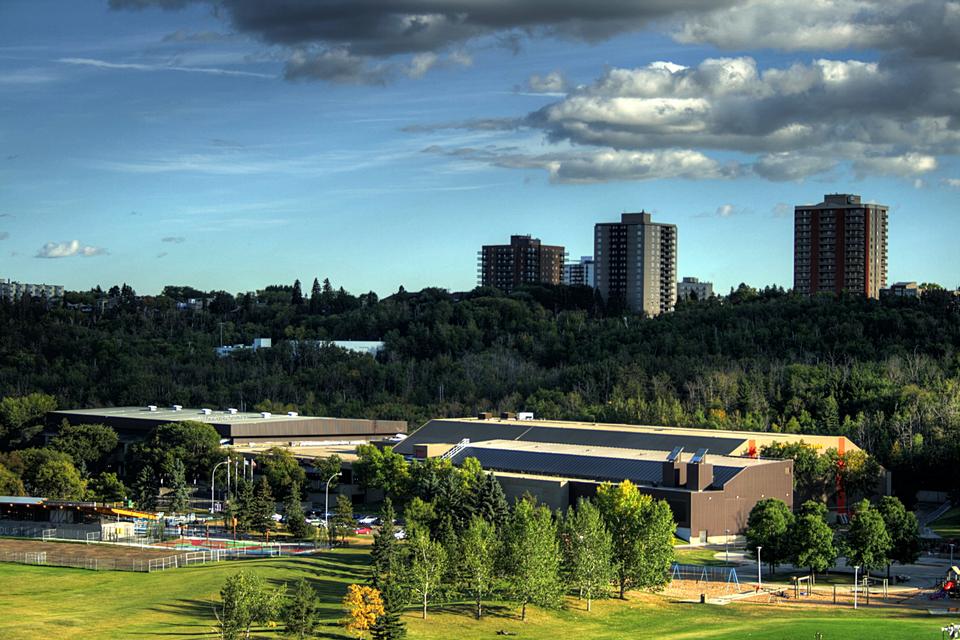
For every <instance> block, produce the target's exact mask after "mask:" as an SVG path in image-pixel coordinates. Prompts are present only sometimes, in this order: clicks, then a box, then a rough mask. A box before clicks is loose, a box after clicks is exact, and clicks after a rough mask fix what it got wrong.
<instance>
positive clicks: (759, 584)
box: [757, 547, 763, 591]
mask: <svg viewBox="0 0 960 640" xmlns="http://www.w3.org/2000/svg"><path fill="white" fill-rule="evenodd" d="M760 549H763V547H757V591H759V590H760V589H763V572H762V570H761V567H762V566H763V565H762V564H760Z"/></svg>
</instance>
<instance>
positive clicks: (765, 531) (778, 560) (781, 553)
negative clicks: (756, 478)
mask: <svg viewBox="0 0 960 640" xmlns="http://www.w3.org/2000/svg"><path fill="white" fill-rule="evenodd" d="M793 520H794V518H793V513H792V512H791V511H790V507H788V506H787V505H786V503H785V502H783V500H777V499H776V498H765V499H763V500H760V501H758V502H757V504H755V505H753V509H751V510H750V515H749V516H747V530H746V538H747V549H748V550H749V551H751V552H752V553H754V554H755V553H756V551H757V547H762V552H761V558H762V559H763V560H765V561H766V562H767V565H768V566H769V567H770V572H771V573H772V572H774V571H776V570H777V567H778V566H780V565H781V564H783V563H784V562H785V561H787V560H788V559H789V558H790V529H791V528H792V527H793Z"/></svg>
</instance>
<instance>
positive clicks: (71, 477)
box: [30, 460, 87, 500]
mask: <svg viewBox="0 0 960 640" xmlns="http://www.w3.org/2000/svg"><path fill="white" fill-rule="evenodd" d="M30 490H31V493H32V494H33V495H36V496H42V497H44V498H49V499H51V500H82V499H83V496H84V494H85V493H86V490H87V483H86V482H85V481H84V480H83V478H82V477H80V472H79V471H77V469H76V467H74V466H73V464H72V463H70V462H67V461H65V460H48V461H46V462H44V463H42V464H41V465H40V467H39V468H37V470H36V474H35V475H34V478H33V482H32V484H31V487H30Z"/></svg>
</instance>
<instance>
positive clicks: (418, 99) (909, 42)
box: [0, 0, 960, 294]
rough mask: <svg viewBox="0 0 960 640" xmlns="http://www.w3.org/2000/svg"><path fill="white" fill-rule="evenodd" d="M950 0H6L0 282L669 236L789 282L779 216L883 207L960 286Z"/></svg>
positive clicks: (957, 59) (203, 283) (915, 248)
mask: <svg viewBox="0 0 960 640" xmlns="http://www.w3.org/2000/svg"><path fill="white" fill-rule="evenodd" d="M958 42H960V1H958V0H949V1H947V0H926V1H924V0H921V1H914V0H834V1H832V2H828V1H825V0H728V1H724V0H592V1H591V2H583V1H582V0H549V1H547V0H391V1H389V2H388V1H386V0H273V1H272V2H261V1H260V0H109V1H107V0H61V1H51V0H2V2H0V277H9V278H12V279H15V280H21V281H31V282H32V281H44V282H51V283H62V284H65V285H67V287H68V288H77V289H86V288H89V287H91V286H94V285H96V284H102V285H105V286H108V285H111V284H113V283H115V282H121V281H126V282H129V283H131V284H132V285H133V286H134V287H135V288H136V289H137V290H138V291H139V292H141V293H153V292H156V291H158V290H159V289H160V288H161V287H162V286H163V285H164V284H192V285H195V286H199V287H202V288H217V289H221V288H222V289H226V290H229V291H246V290H249V289H254V288H258V287H262V286H264V285H266V284H270V283H290V282H292V281H293V280H294V279H295V278H300V279H301V280H304V281H307V282H309V281H311V280H312V279H313V277H314V276H320V277H321V278H323V277H325V276H326V277H330V279H331V280H332V281H333V282H334V283H335V284H337V285H343V286H345V287H346V288H347V289H349V290H351V291H354V292H358V293H359V292H363V291H367V290H375V291H377V292H379V293H381V294H387V293H390V292H392V291H395V290H396V289H397V287H398V286H399V285H401V284H402V285H404V286H405V287H406V288H408V289H417V288H420V287H423V286H442V287H446V288H449V289H455V290H462V289H468V288H470V287H472V286H473V285H474V284H475V281H476V251H477V249H478V248H479V246H480V245H481V244H484V243H496V242H500V241H504V240H506V238H507V236H509V235H510V234H511V233H531V234H533V235H535V236H538V237H540V238H542V239H543V240H544V242H548V243H551V244H563V245H565V246H566V247H567V249H568V251H569V253H570V255H571V257H576V256H579V255H587V254H590V253H592V250H593V247H592V239H591V238H592V227H593V224H594V223H595V222H598V221H608V220H615V219H617V217H618V216H619V214H620V213H621V212H623V211H639V210H641V209H645V210H647V211H651V212H653V213H654V219H655V220H660V221H664V222H672V223H675V224H677V225H678V226H679V264H680V269H679V275H694V276H699V277H701V278H702V279H708V280H712V281H714V282H715V283H716V285H717V287H718V288H719V289H720V290H721V291H722V290H726V289H727V288H729V287H730V286H733V285H736V284H737V283H739V282H741V281H746V282H749V283H751V284H754V285H764V284H768V283H777V284H782V285H784V286H790V285H791V284H792V234H793V232H792V208H793V206H794V205H796V204H802V203H811V202H819V201H820V200H821V199H822V196H823V194H824V193H833V192H843V193H858V194H861V195H862V196H863V198H864V200H869V201H874V202H881V203H884V204H887V205H889V206H890V208H891V214H890V216H891V217H890V247H889V248H890V254H889V263H890V270H889V271H890V279H891V281H895V280H918V281H937V282H941V283H943V284H945V285H949V286H957V285H960V249H958V246H960V242H958V238H960V211H958V204H960V161H958V157H957V156H958V150H960V46H958V44H957V43H958Z"/></svg>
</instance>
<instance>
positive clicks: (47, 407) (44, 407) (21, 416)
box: [0, 393, 57, 445]
mask: <svg viewBox="0 0 960 640" xmlns="http://www.w3.org/2000/svg"><path fill="white" fill-rule="evenodd" d="M56 408H57V400H56V398H54V397H53V396H50V395H47V394H45V393H31V394H28V395H25V396H19V397H17V396H7V397H6V398H3V399H2V400H0V443H3V442H9V443H15V444H20V445H23V444H26V443H28V442H30V441H31V440H33V439H34V438H35V437H36V436H37V435H38V434H39V433H40V432H41V431H42V430H43V420H44V418H45V417H46V415H47V414H48V413H49V412H51V411H55V410H56Z"/></svg>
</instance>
